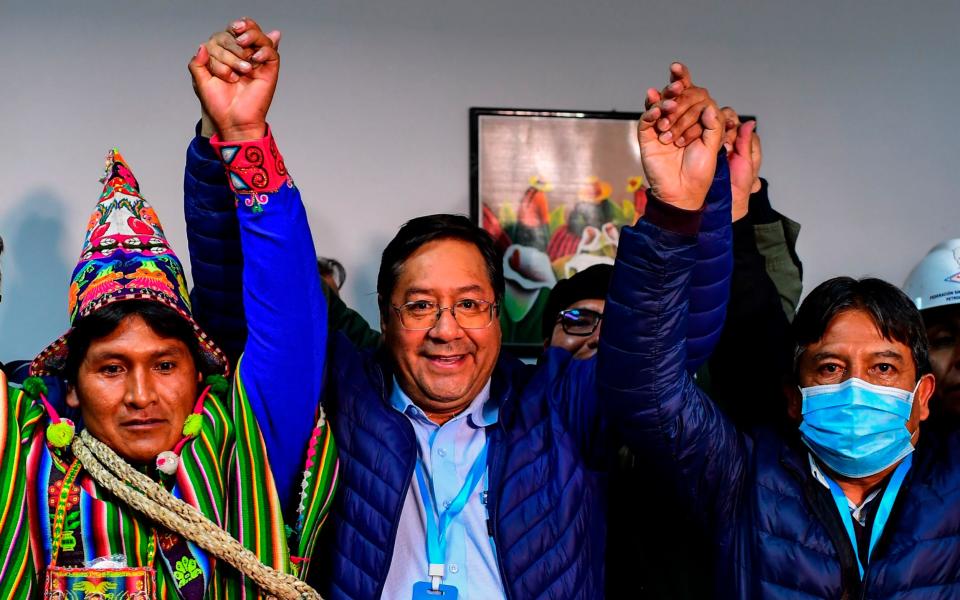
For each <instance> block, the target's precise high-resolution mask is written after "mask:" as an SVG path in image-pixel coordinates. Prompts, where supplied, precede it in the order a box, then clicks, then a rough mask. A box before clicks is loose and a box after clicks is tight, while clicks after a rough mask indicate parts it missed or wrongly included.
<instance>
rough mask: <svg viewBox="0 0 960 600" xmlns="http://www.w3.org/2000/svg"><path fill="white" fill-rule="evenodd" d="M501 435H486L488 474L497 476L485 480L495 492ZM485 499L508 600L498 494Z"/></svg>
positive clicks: (497, 484) (498, 565)
mask: <svg viewBox="0 0 960 600" xmlns="http://www.w3.org/2000/svg"><path fill="white" fill-rule="evenodd" d="M498 425H499V422H498ZM490 429H493V428H490ZM501 434H502V432H500V431H492V432H490V434H488V437H487V441H488V443H490V444H491V450H494V451H493V452H491V453H490V455H491V459H490V461H489V462H488V463H487V468H488V469H489V472H490V473H491V474H493V473H496V474H497V481H496V482H494V480H493V477H488V478H487V480H488V485H489V487H491V488H492V487H493V484H494V483H496V486H497V488H496V489H497V490H499V489H500V477H499V476H500V475H501V474H502V471H500V469H499V466H500V463H501V462H502V460H501V457H500V452H499V450H500V447H501V445H500V439H499V438H500V435H501ZM488 491H489V490H488ZM487 498H488V502H489V503H488V504H487V507H488V509H487V510H488V513H489V515H488V518H489V519H490V529H491V533H492V537H493V547H494V549H495V550H496V554H497V571H498V572H499V573H500V581H501V582H502V583H503V595H504V597H505V598H506V599H507V600H510V599H511V598H512V595H511V594H510V586H509V584H508V581H507V576H506V573H504V572H503V551H502V549H501V548H500V541H499V540H498V537H499V536H498V535H497V532H498V531H499V530H500V528H499V527H497V524H498V521H497V518H498V516H499V513H500V501H499V494H490V493H488V494H487ZM490 507H492V508H490Z"/></svg>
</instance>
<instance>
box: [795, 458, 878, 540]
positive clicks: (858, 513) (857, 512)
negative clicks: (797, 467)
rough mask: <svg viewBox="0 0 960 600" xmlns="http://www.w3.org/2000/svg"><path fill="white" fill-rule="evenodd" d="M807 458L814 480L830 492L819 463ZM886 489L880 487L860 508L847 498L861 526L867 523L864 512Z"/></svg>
mask: <svg viewBox="0 0 960 600" xmlns="http://www.w3.org/2000/svg"><path fill="white" fill-rule="evenodd" d="M807 458H808V459H809V461H810V472H811V473H813V477H814V479H816V480H817V481H819V482H820V485H822V486H823V487H825V488H827V489H828V490H829V489H830V484H829V483H827V476H826V475H824V474H823V471H821V470H820V467H819V466H817V461H815V460H814V459H813V454H812V453H810V452H808V453H807ZM884 487H885V486H884V485H881V486H878V487H877V489H875V490H873V491H872V492H870V493H869V494H867V497H866V498H864V499H863V502H861V503H860V505H859V506H857V505H856V504H854V503H853V501H852V500H850V498H847V506H848V507H849V508H850V513H851V514H852V515H853V517H854V518H855V519H857V521H859V522H860V524H861V525H863V523H864V521H865V517H863V518H862V517H861V515H862V513H863V510H864V509H865V508H866V507H867V505H868V504H870V503H871V502H872V501H873V500H874V499H875V498H876V497H877V496H878V495H879V494H880V492H881V491H882V490H883V488H884Z"/></svg>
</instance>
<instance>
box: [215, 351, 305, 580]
mask: <svg viewBox="0 0 960 600" xmlns="http://www.w3.org/2000/svg"><path fill="white" fill-rule="evenodd" d="M243 360H244V358H243V357H242V356H241V357H240V360H239V361H238V362H237V367H236V375H235V376H234V380H233V386H232V390H231V396H232V401H233V402H232V404H233V411H234V422H235V423H236V425H237V448H236V452H235V457H236V462H235V463H234V465H233V469H232V476H233V477H232V481H231V483H232V485H233V487H232V490H233V493H232V494H231V500H232V501H234V502H236V501H237V500H241V499H242V501H243V504H242V505H238V506H236V508H235V510H232V511H231V512H230V517H231V520H230V521H228V523H227V530H228V531H229V532H230V533H231V535H233V536H234V537H235V538H236V539H237V540H239V541H240V543H242V544H243V545H244V546H246V547H247V548H249V549H250V551H252V552H253V553H254V554H256V555H257V557H258V558H259V559H260V561H261V562H263V563H264V564H265V565H269V566H271V567H273V568H274V569H276V570H278V571H281V572H285V573H290V572H291V571H290V560H289V555H288V551H287V545H286V543H285V542H286V535H285V530H284V526H283V515H282V511H281V510H280V500H279V498H278V497H277V494H276V492H275V491H274V490H275V484H274V481H273V472H272V471H271V470H270V463H269V462H268V461H267V449H266V445H265V444H264V441H263V435H262V434H261V433H260V428H259V427H258V426H257V419H256V416H255V415H254V413H253V409H252V408H251V407H250V403H249V401H248V399H247V392H246V388H245V387H244V385H243V381H242V378H241V377H240V373H242V372H243V371H242V369H241V364H243ZM243 585H245V586H252V585H253V584H252V582H248V581H246V579H245V578H244V581H243ZM250 589H253V590H255V589H256V587H255V586H253V587H251V588H250Z"/></svg>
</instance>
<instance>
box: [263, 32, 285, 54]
mask: <svg viewBox="0 0 960 600" xmlns="http://www.w3.org/2000/svg"><path fill="white" fill-rule="evenodd" d="M282 36H283V34H282V33H280V30H278V29H274V30H273V31H271V32H270V33H268V34H267V37H268V38H270V41H272V42H273V47H274V48H276V49H277V50H279V49H280V38H281V37H282Z"/></svg>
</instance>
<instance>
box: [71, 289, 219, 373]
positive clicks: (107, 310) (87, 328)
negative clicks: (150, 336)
mask: <svg viewBox="0 0 960 600" xmlns="http://www.w3.org/2000/svg"><path fill="white" fill-rule="evenodd" d="M132 315H137V316H139V317H141V318H142V319H143V320H144V321H146V323H147V325H148V326H149V327H150V329H152V330H153V332H154V333H156V334H157V335H159V336H163V337H171V338H176V339H178V340H180V341H182V342H183V343H184V344H186V345H187V348H188V349H189V350H190V355H191V356H193V362H194V364H195V365H196V366H197V369H198V370H203V368H204V365H205V363H204V362H203V359H202V358H201V355H200V341H199V340H198V339H197V335H196V333H195V332H194V330H193V327H192V326H191V325H190V323H189V322H188V321H187V320H186V319H184V318H183V317H182V316H180V314H179V313H178V312H177V311H175V310H173V309H172V308H170V307H168V306H164V305H163V304H160V303H159V302H154V301H151V300H123V301H120V302H114V303H113V304H108V305H107V306H104V307H103V308H101V309H100V310H97V311H96V312H94V313H92V314H89V315H87V316H85V317H82V318H80V319H77V321H76V322H75V323H74V324H73V329H71V330H70V333H69V335H67V351H68V352H67V362H66V365H65V367H64V376H65V377H66V379H67V381H68V382H69V383H71V384H76V383H77V372H78V371H79V369H80V363H82V362H83V359H84V357H86V355H87V350H89V349H90V344H91V343H92V342H93V341H95V340H98V339H100V338H103V337H106V336H108V335H110V334H111V333H113V331H114V330H115V329H116V328H117V327H118V326H119V325H120V323H121V322H122V321H123V320H124V319H126V318H127V317H129V316H132Z"/></svg>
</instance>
